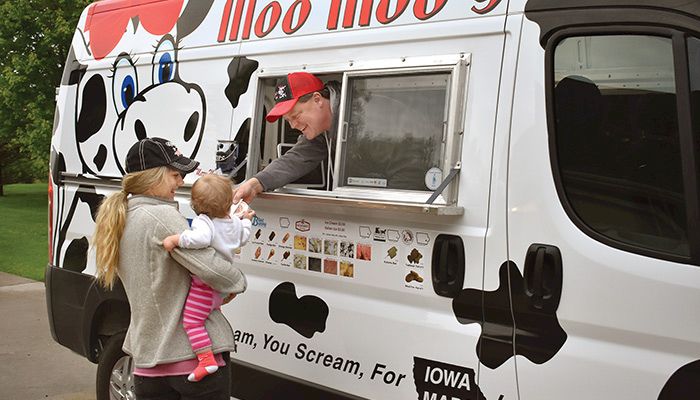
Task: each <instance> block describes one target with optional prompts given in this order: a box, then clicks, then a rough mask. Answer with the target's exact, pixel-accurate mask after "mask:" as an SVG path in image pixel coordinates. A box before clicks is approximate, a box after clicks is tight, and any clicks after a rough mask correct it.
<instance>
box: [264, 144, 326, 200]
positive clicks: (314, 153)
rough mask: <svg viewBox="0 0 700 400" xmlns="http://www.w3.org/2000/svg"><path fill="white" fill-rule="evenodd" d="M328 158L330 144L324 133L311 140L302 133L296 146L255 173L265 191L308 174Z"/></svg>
mask: <svg viewBox="0 0 700 400" xmlns="http://www.w3.org/2000/svg"><path fill="white" fill-rule="evenodd" d="M326 158H328V146H327V144H326V139H325V137H324V136H323V135H319V136H318V137H316V138H315V139H314V140H311V141H309V140H307V139H306V138H305V137H304V136H303V135H300V136H299V140H298V141H297V143H296V144H295V145H294V147H292V148H291V149H289V151H287V152H286V153H285V154H284V155H283V156H282V157H280V158H278V159H276V160H274V161H273V162H271V163H270V165H268V166H267V167H265V169H263V170H262V171H260V172H258V173H257V174H255V179H257V180H258V182H260V184H261V186H262V188H263V190H264V191H268V190H274V189H277V188H279V187H282V186H284V185H286V184H288V183H290V182H294V181H295V180H297V179H299V178H301V177H302V176H304V175H306V174H308V173H309V172H311V171H312V170H313V169H314V168H316V167H317V166H318V164H319V163H320V162H321V161H323V160H325V159H326Z"/></svg>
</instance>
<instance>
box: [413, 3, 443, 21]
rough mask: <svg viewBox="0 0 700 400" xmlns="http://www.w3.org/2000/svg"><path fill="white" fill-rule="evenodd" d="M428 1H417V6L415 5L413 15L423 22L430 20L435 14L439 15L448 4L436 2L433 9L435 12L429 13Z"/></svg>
mask: <svg viewBox="0 0 700 400" xmlns="http://www.w3.org/2000/svg"><path fill="white" fill-rule="evenodd" d="M427 3H428V0H416V4H414V5H413V15H415V16H416V18H418V19H419V20H421V21H425V20H426V19H428V18H431V17H432V16H434V15H435V14H437V13H439V12H440V10H442V8H443V7H445V4H447V0H435V6H434V7H433V10H432V11H431V12H428V10H427V8H428V4H427Z"/></svg>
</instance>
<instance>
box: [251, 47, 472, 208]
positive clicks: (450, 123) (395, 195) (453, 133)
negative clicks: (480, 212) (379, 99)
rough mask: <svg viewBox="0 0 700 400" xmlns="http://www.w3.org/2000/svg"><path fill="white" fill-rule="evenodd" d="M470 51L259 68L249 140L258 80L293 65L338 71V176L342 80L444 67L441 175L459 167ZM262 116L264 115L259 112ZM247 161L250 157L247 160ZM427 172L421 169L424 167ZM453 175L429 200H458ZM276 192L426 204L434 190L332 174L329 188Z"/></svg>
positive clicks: (255, 123)
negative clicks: (354, 181) (362, 183)
mask: <svg viewBox="0 0 700 400" xmlns="http://www.w3.org/2000/svg"><path fill="white" fill-rule="evenodd" d="M470 61H471V55H470V54H468V53H458V54H449V55H436V56H421V57H395V58H390V59H382V60H367V61H363V60H355V61H350V62H347V63H338V64H323V65H313V64H305V65H303V66H281V67H274V68H265V69H262V70H260V71H259V73H258V74H257V79H256V85H257V92H256V98H255V105H254V107H253V110H254V118H253V119H252V121H251V130H250V140H249V143H258V142H259V141H260V138H261V134H262V126H263V124H264V122H263V118H261V116H262V112H263V106H264V104H263V103H264V99H263V98H262V97H263V96H262V93H263V84H262V82H263V81H264V80H269V79H274V78H279V77H281V76H284V75H285V74H287V73H290V72H294V71H300V70H303V71H306V72H310V73H312V74H319V75H342V82H341V85H342V86H341V98H340V104H339V107H338V115H337V116H336V117H337V118H338V120H337V124H338V132H337V140H336V141H335V148H334V149H331V151H333V152H334V154H335V156H334V165H333V166H332V169H333V176H334V177H339V176H340V169H341V159H342V152H343V148H342V146H343V145H344V140H341V138H342V139H344V137H345V135H346V134H347V127H346V126H345V124H344V121H343V120H344V117H345V113H346V110H347V107H349V104H348V102H349V93H348V81H349V79H352V78H355V77H375V76H376V77H380V76H387V75H391V76H400V75H404V74H406V75H410V74H415V73H435V72H448V73H449V79H450V82H449V85H448V86H447V92H448V96H447V103H446V109H447V123H446V124H445V125H446V126H445V128H444V134H443V146H444V149H445V151H444V156H443V159H442V160H441V165H440V167H441V168H442V175H443V177H442V179H445V178H446V177H447V176H448V174H449V173H450V171H451V170H452V169H455V168H456V169H459V167H460V165H461V162H460V160H461V148H462V141H463V137H464V121H465V114H466V109H465V108H466V96H467V93H468V80H469V79H468V77H469V70H470V65H471V62H470ZM263 117H264V116H263ZM257 147H259V146H257V145H256V146H255V147H253V148H251V149H250V157H251V158H250V160H249V164H248V165H258V162H259V160H260V149H259V148H257ZM251 161H252V162H251ZM254 169H256V168H249V169H248V171H247V173H246V178H247V179H249V178H250V177H252V176H253V175H255V173H257V172H258V171H257V170H255V171H254ZM426 172H427V171H426ZM458 181H459V179H453V180H452V181H451V182H450V183H449V184H448V185H447V186H446V187H445V189H444V190H443V191H442V193H441V194H440V195H439V196H438V197H437V199H436V200H435V201H434V203H433V205H432V206H437V207H453V206H456V204H457V200H458V190H459V188H458ZM276 192H277V193H285V194H293V195H306V196H313V197H331V198H341V199H346V200H354V201H356V202H363V201H367V202H392V203H397V204H406V205H417V206H426V205H428V204H426V202H427V200H428V199H429V198H430V196H431V195H432V194H433V193H434V192H433V191H430V190H428V189H426V190H425V191H412V190H395V189H385V188H365V187H362V188H357V187H351V186H347V185H345V186H343V185H339V182H338V179H334V180H333V185H332V187H331V188H330V190H314V189H305V188H298V187H296V188H295V187H288V186H285V187H282V188H279V189H277V191H276Z"/></svg>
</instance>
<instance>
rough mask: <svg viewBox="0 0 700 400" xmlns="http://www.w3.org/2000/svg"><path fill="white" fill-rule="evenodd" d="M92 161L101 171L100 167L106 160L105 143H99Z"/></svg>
mask: <svg viewBox="0 0 700 400" xmlns="http://www.w3.org/2000/svg"><path fill="white" fill-rule="evenodd" d="M92 161H93V162H94V163H95V166H97V169H98V170H100V171H102V167H104V166H105V161H107V147H106V146H105V145H103V144H101V145H100V148H99V149H98V150H97V154H95V158H93V159H92Z"/></svg>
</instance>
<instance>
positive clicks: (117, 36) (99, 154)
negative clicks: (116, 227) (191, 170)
mask: <svg viewBox="0 0 700 400" xmlns="http://www.w3.org/2000/svg"><path fill="white" fill-rule="evenodd" d="M137 3H138V2H137ZM167 3H168V6H167V7H166V8H167V9H168V10H170V11H169V12H162V13H159V14H154V13H149V12H148V9H147V7H146V6H147V4H146V3H144V6H143V7H139V6H136V7H131V8H129V9H128V12H127V11H124V12H126V14H125V15H121V13H120V12H115V11H110V12H102V13H100V12H97V11H94V12H93V10H94V9H95V8H96V7H94V6H93V8H91V9H90V10H89V12H88V18H87V20H86V23H85V27H84V32H82V31H81V32H79V33H80V34H81V35H76V37H80V36H83V38H84V35H86V34H88V33H89V34H90V36H89V45H88V44H86V43H87V42H85V41H83V43H82V44H83V45H84V46H85V51H86V52H87V53H88V54H90V55H92V56H93V57H94V59H95V62H94V63H91V65H90V66H89V67H86V68H85V67H84V69H83V71H82V74H81V77H80V79H79V82H78V87H77V96H76V107H75V134H76V144H77V150H78V155H79V157H80V160H81V163H82V167H83V172H84V173H88V174H93V175H110V176H115V175H121V174H124V173H125V172H126V171H125V169H124V166H123V162H124V158H125V157H126V153H127V151H128V150H129V148H130V147H131V145H133V144H134V143H136V142H137V141H138V140H140V139H143V138H145V137H153V136H158V137H163V138H166V139H168V140H170V141H171V142H173V143H174V144H175V145H176V146H177V148H178V149H180V150H181V151H182V153H183V154H184V155H185V156H187V157H190V158H195V157H196V155H197V151H198V150H199V146H200V144H201V141H202V135H203V132H204V126H205V121H206V101H205V96H204V93H203V91H202V89H201V88H200V87H199V86H198V85H197V84H195V83H191V82H186V81H184V80H183V79H181V78H180V74H179V71H178V67H179V65H178V41H179V40H181V39H182V38H183V37H184V36H186V35H187V34H188V33H190V32H191V31H192V30H193V29H194V28H195V27H196V26H197V25H198V23H200V22H201V19H202V18H203V16H204V15H206V12H202V8H204V11H208V7H207V4H205V3H206V2H202V3H198V2H189V3H188V5H187V6H186V7H185V10H184V11H183V12H182V15H181V13H180V11H181V9H182V6H183V1H175V0H170V1H168V2H167ZM97 4H99V3H97ZM190 5H191V7H192V8H196V9H197V11H198V12H199V13H198V14H197V15H196V16H194V17H193V16H192V12H188V7H190ZM208 5H209V6H210V5H211V3H210V2H209V4H208ZM115 13H116V14H119V15H112V14H115ZM108 17H109V19H108ZM193 18H194V19H197V18H198V20H196V21H193ZM113 20H114V21H116V22H114V21H113ZM108 21H109V23H108ZM183 26H184V28H183ZM178 35H179V36H178ZM77 42H78V43H77V45H78V46H80V45H81V43H80V41H79V40H77ZM132 43H153V44H152V49H153V50H152V51H151V52H148V53H147V54H145V55H144V54H143V53H140V52H138V49H137V51H136V52H135V54H133V55H132V54H131V53H126V52H119V49H122V48H131V46H130V45H131V44H132ZM74 46H76V40H74ZM107 56H110V57H109V59H110V60H112V59H113V61H111V62H109V64H107V63H106V62H104V61H105V60H107V59H108V58H106V57H107ZM143 57H148V61H150V62H149V63H144V62H143V60H142V58H143ZM100 62H102V64H100Z"/></svg>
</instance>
